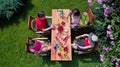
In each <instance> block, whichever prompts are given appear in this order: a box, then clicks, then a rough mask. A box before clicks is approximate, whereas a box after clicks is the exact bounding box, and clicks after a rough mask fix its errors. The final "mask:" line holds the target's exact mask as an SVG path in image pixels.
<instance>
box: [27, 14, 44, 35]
mask: <svg viewBox="0 0 120 67" xmlns="http://www.w3.org/2000/svg"><path fill="white" fill-rule="evenodd" d="M28 29H29V30H31V31H33V32H38V30H37V27H36V26H35V19H34V18H33V17H32V16H29V18H28ZM39 33H43V32H42V31H39Z"/></svg>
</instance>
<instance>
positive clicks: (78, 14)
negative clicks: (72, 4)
mask: <svg viewBox="0 0 120 67" xmlns="http://www.w3.org/2000/svg"><path fill="white" fill-rule="evenodd" d="M72 14H73V15H74V16H80V11H79V9H77V8H74V9H72Z"/></svg>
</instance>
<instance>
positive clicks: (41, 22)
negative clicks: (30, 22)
mask: <svg viewBox="0 0 120 67" xmlns="http://www.w3.org/2000/svg"><path fill="white" fill-rule="evenodd" d="M35 24H36V27H37V29H38V30H39V31H42V32H45V31H48V30H50V29H53V28H54V26H53V25H50V23H49V22H47V19H46V16H45V13H44V11H40V12H39V13H38V16H37V17H36V18H35Z"/></svg>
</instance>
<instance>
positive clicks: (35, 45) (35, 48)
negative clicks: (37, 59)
mask: <svg viewBox="0 0 120 67" xmlns="http://www.w3.org/2000/svg"><path fill="white" fill-rule="evenodd" d="M27 45H28V46H29V50H30V52H32V53H34V55H38V56H39V55H40V56H47V55H48V54H49V53H48V52H49V51H50V49H51V45H50V42H49V41H48V45H47V44H45V43H44V42H43V43H42V41H40V40H36V39H35V40H34V39H30V40H29V41H28V43H27Z"/></svg>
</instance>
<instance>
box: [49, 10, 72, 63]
mask: <svg viewBox="0 0 120 67" xmlns="http://www.w3.org/2000/svg"><path fill="white" fill-rule="evenodd" d="M59 10H60V9H53V10H52V24H54V25H55V27H56V28H55V29H54V30H52V35H51V36H52V39H51V45H52V47H51V60H52V61H72V49H71V29H70V17H68V18H66V17H65V16H68V14H69V13H70V10H69V9H62V10H63V14H62V15H60V11H59ZM61 27H62V28H61ZM62 29H63V30H62Z"/></svg>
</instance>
